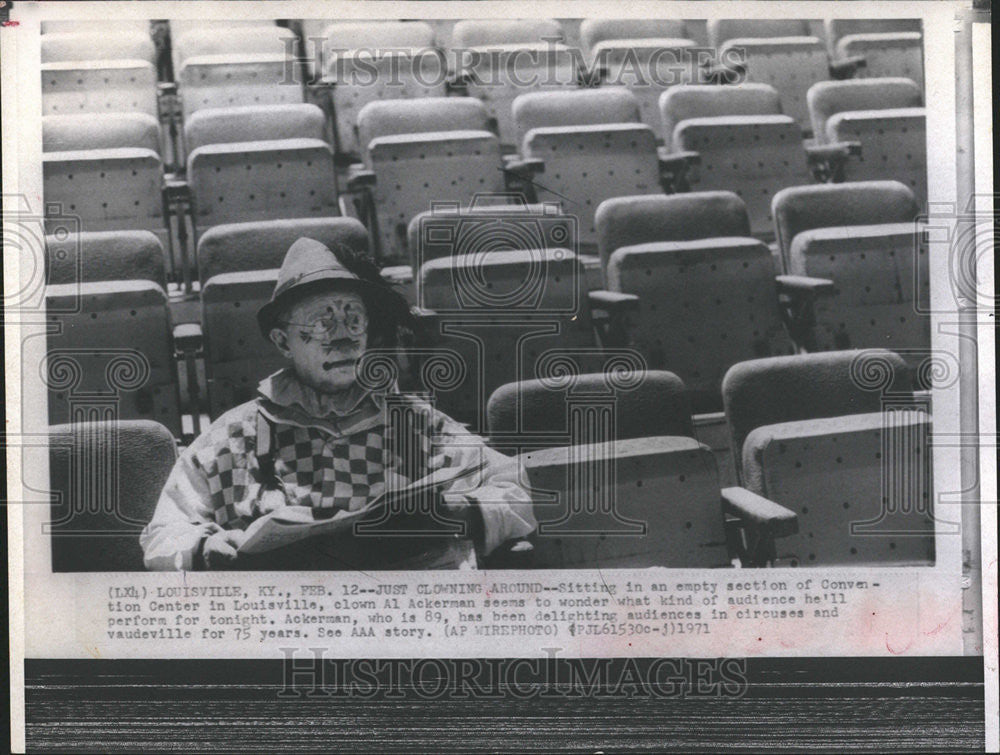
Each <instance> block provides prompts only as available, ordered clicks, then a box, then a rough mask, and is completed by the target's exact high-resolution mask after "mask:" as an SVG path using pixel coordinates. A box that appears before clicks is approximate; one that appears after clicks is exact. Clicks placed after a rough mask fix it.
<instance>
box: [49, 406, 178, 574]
mask: <svg viewBox="0 0 1000 755" xmlns="http://www.w3.org/2000/svg"><path fill="white" fill-rule="evenodd" d="M48 435H49V478H50V484H49V488H50V490H51V491H52V492H53V493H55V494H56V495H57V498H55V499H54V500H53V504H52V522H53V525H52V532H51V542H52V570H53V571H54V572H104V571H114V572H139V571H143V561H142V548H141V547H140V546H139V533H140V532H141V531H142V528H143V526H144V525H145V524H146V523H147V522H149V520H150V519H152V518H153V512H154V511H155V509H156V502H157V500H158V499H159V497H160V492H161V490H162V489H163V485H164V483H166V481H167V477H168V476H169V475H170V470H171V469H173V466H174V462H175V460H176V458H177V448H176V445H175V443H174V437H173V435H171V433H170V430H168V429H167V428H166V427H164V426H163V425H162V424H160V423H157V422H151V421H148V420H121V421H118V422H72V423H70V424H63V425H54V426H50V427H49V431H48ZM95 474H101V475H102V477H101V479H96V480H95V479H94V475H95ZM88 482H89V483H93V484H87V483H88ZM98 496H100V498H99V499H98V498H97V497H98Z"/></svg>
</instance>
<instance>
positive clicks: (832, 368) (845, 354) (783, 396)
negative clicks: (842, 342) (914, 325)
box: [722, 349, 913, 484]
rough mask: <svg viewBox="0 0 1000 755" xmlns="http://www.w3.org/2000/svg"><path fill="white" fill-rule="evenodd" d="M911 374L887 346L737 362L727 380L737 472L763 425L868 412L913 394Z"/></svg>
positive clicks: (724, 392) (728, 415) (725, 388)
mask: <svg viewBox="0 0 1000 755" xmlns="http://www.w3.org/2000/svg"><path fill="white" fill-rule="evenodd" d="M912 391H913V378H912V372H911V370H910V369H909V367H907V365H906V362H905V361H904V360H903V359H902V358H901V357H900V356H899V355H898V354H895V353H893V352H891V351H886V350H884V349H865V350H854V351H827V352H820V353H816V354H797V355H794V356H786V357H771V358H769V359H754V360H750V361H747V362H741V363H739V364H736V365H733V366H732V367H731V368H730V369H729V370H728V372H727V373H726V376H725V378H723V381H722V396H723V400H724V402H725V408H726V420H727V422H728V424H729V433H730V437H731V439H732V442H731V444H730V446H731V448H732V449H733V456H734V458H735V461H736V467H737V471H738V472H739V473H740V475H741V479H742V480H743V482H744V484H746V477H745V474H744V472H743V468H742V467H743V464H742V459H743V448H744V442H745V441H746V438H747V436H748V435H749V434H750V433H751V431H753V430H754V429H756V428H758V427H762V426H764V425H775V424H780V423H784V422H799V421H805V420H815V419H822V418H824V417H840V416H844V415H848V414H869V413H871V412H877V411H879V410H880V409H881V408H882V406H883V402H884V400H885V397H886V396H895V397H900V396H908V395H910V394H912Z"/></svg>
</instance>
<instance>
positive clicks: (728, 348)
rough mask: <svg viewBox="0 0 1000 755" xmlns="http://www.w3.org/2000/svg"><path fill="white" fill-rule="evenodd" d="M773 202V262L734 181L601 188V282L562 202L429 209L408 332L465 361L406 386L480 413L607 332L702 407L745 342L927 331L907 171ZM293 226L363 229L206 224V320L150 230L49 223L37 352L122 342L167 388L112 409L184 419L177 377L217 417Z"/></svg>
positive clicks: (240, 383)
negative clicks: (180, 309)
mask: <svg viewBox="0 0 1000 755" xmlns="http://www.w3.org/2000/svg"><path fill="white" fill-rule="evenodd" d="M774 213H775V217H776V221H777V222H776V227H777V238H778V246H779V249H780V255H779V260H780V266H779V267H778V268H777V269H776V266H775V262H774V258H773V256H772V253H771V251H770V250H769V249H768V247H767V246H766V245H764V244H763V243H761V242H760V241H759V240H757V239H755V238H753V237H752V236H751V235H750V223H749V219H748V215H747V210H746V206H745V204H744V203H743V202H742V200H741V199H740V198H739V197H738V196H736V195H735V194H733V193H732V192H722V191H718V192H691V193H686V194H677V195H672V196H667V195H659V196H657V195H650V196H641V195H640V196H631V197H617V198H612V199H609V200H607V201H605V202H603V203H602V204H601V205H600V206H599V207H598V208H597V212H596V220H597V228H598V238H599V243H598V248H599V251H600V255H599V257H598V260H599V266H600V270H599V271H598V272H599V275H600V279H601V280H603V285H599V286H596V285H593V283H592V280H591V279H592V277H593V276H592V275H590V273H591V271H589V270H588V269H587V268H586V266H585V265H584V264H583V261H582V260H581V258H580V256H579V255H577V254H574V253H573V251H572V246H573V243H572V241H573V239H572V237H573V235H574V233H576V228H575V224H574V223H573V220H572V218H569V217H567V216H566V215H563V214H561V213H559V212H558V207H546V206H544V205H542V206H538V205H534V206H524V207H520V208H518V207H510V206H506V207H501V208H499V209H498V208H494V207H491V206H488V205H487V206H483V207H477V208H473V209H471V210H469V209H459V208H452V209H451V210H450V211H437V212H430V213H424V214H423V215H421V216H418V217H417V218H416V219H415V220H414V221H413V223H411V224H410V228H409V236H410V237H411V239H412V244H413V247H414V249H415V250H416V254H415V257H414V269H416V270H417V274H416V275H415V281H414V285H413V288H412V290H411V292H412V293H413V295H414V301H413V304H414V305H415V310H414V311H415V312H416V313H417V314H418V317H417V322H418V324H419V326H418V333H417V341H416V344H415V345H416V347H418V348H432V349H443V350H446V351H450V352H451V353H453V354H455V355H457V356H456V358H459V359H461V360H462V362H463V364H464V366H463V368H462V370H461V372H462V374H463V375H464V378H463V379H461V380H458V381H457V382H454V383H453V384H450V385H446V386H426V385H425V386H416V387H421V388H423V389H431V388H433V389H435V390H436V392H437V393H438V396H439V400H440V401H441V403H442V406H444V407H445V408H446V409H447V410H448V411H449V412H451V413H452V414H454V415H455V416H456V417H457V418H459V419H461V420H462V421H465V422H470V423H472V425H473V427H475V428H478V429H482V428H483V427H484V426H485V425H484V420H483V416H482V408H483V406H484V402H485V399H486V397H488V396H489V394H490V393H491V392H492V391H493V390H494V389H495V388H496V387H497V386H498V385H500V384H502V383H505V382H511V381H515V380H524V379H529V378H531V377H534V376H535V375H536V373H537V371H538V370H539V363H538V360H539V359H540V358H541V357H542V355H543V353H545V352H546V351H547V350H551V349H560V350H563V351H565V352H567V353H568V354H569V355H570V358H578V361H579V362H580V363H581V366H582V367H583V368H585V369H586V364H587V361H588V360H591V361H592V360H593V359H599V358H601V357H602V354H603V352H602V351H601V350H602V349H603V350H607V349H619V348H632V349H635V350H637V351H638V353H639V354H640V355H641V357H642V358H643V359H644V360H645V364H646V365H647V366H648V367H650V368H653V369H666V370H670V371H672V372H675V373H677V374H678V375H680V376H681V378H682V379H683V380H684V382H685V384H686V385H687V386H688V389H689V391H690V393H691V399H692V402H693V404H694V406H695V409H696V411H697V412H699V413H705V412H714V411H718V410H719V409H720V408H721V394H720V385H721V380H722V376H723V374H724V373H725V371H726V370H727V369H728V368H729V367H730V366H731V365H733V364H735V363H737V362H740V361H743V360H745V359H751V358H755V357H762V356H769V355H777V354H790V353H794V352H796V351H800V350H803V349H804V350H809V351H826V350H833V349H844V348H871V347H883V346H884V347H889V348H893V349H896V350H899V351H900V352H902V353H904V354H907V353H914V354H918V353H919V352H920V350H921V349H926V348H928V346H929V341H930V328H929V320H928V318H927V316H926V314H922V313H926V312H927V311H928V295H929V289H928V275H927V256H926V252H925V249H924V247H923V244H922V243H921V237H920V233H919V226H918V225H915V221H916V219H917V216H918V213H919V208H918V205H917V203H916V201H915V200H914V197H913V195H912V192H910V191H909V189H907V188H906V187H905V186H903V185H902V184H899V183H897V182H891V181H890V182H862V183H854V184H819V185H816V186H813V187H799V188H792V189H785V190H783V191H781V192H779V193H778V195H776V197H775V199H774ZM301 236H307V237H311V238H315V239H317V240H319V241H321V242H323V243H324V244H326V245H327V246H329V247H331V248H342V247H347V248H350V249H351V250H353V251H354V252H356V253H361V254H366V253H368V250H369V238H368V234H367V231H366V229H365V228H364V226H363V225H362V224H361V223H360V222H358V221H357V220H355V219H352V218H314V219H302V220H272V221H256V222H250V223H236V224H229V225H222V226H216V227H214V228H212V229H211V230H209V231H207V232H206V233H205V234H204V235H203V236H202V237H201V239H200V242H199V247H198V255H199V260H200V262H201V268H200V269H201V272H202V274H203V276H204V277H203V278H202V281H201V286H200V305H201V312H200V317H199V323H200V324H196V323H186V324H177V325H173V324H172V322H171V317H170V311H169V308H168V305H167V296H166V294H165V292H164V290H163V284H164V269H165V263H164V254H163V250H162V247H161V246H160V244H159V242H158V240H157V239H156V238H155V236H153V235H152V234H150V233H149V232H142V231H138V232H117V233H115V232H112V233H85V234H82V235H81V236H80V237H75V236H68V237H66V238H64V239H62V240H60V239H57V238H55V237H49V238H48V243H47V246H48V263H47V275H48V283H49V288H48V306H49V316H50V318H51V319H53V320H56V321H58V322H60V323H61V331H60V332H58V333H53V334H52V335H50V336H49V349H50V356H51V354H54V353H57V352H58V351H59V350H60V349H68V348H92V349H96V350H98V351H99V352H101V353H102V354H103V353H105V352H107V351H108V350H109V349H111V350H113V349H114V348H115V347H121V346H132V347H133V348H136V349H138V350H139V351H141V352H143V353H144V354H145V356H146V359H147V361H148V362H149V365H150V369H151V370H152V371H153V374H154V375H155V376H156V379H155V381H154V380H152V379H151V382H150V383H149V385H150V386H154V387H157V388H158V389H159V390H160V391H161V392H170V393H171V399H170V401H169V402H167V401H166V398H164V399H163V400H164V402H166V403H163V404H156V403H155V402H153V403H150V401H149V400H148V399H144V398H142V399H141V400H140V398H141V395H142V394H141V392H140V394H137V397H136V399H135V401H136V403H135V404H134V406H133V405H131V404H129V406H128V409H127V411H128V412H129V414H125V415H123V416H137V417H147V418H151V419H157V420H158V421H161V422H164V423H165V424H167V425H168V426H170V427H171V429H172V431H174V432H176V433H180V432H181V430H180V427H181V425H180V417H179V415H178V414H177V412H176V406H177V405H178V402H177V399H176V398H175V395H176V393H177V390H176V386H177V385H178V384H182V385H183V386H184V391H183V393H184V395H185V398H184V399H183V400H181V401H180V404H181V405H183V406H185V407H186V410H185V411H184V412H182V413H183V414H190V415H192V417H199V416H200V415H201V413H202V412H205V413H207V414H208V416H209V417H211V418H214V417H217V416H218V415H219V414H221V413H222V412H223V411H225V410H226V409H229V408H231V407H232V406H235V405H236V404H238V403H241V402H242V401H245V400H249V399H250V398H252V396H253V395H254V392H255V388H256V385H257V383H258V381H259V380H261V379H262V378H263V377H265V376H266V375H267V374H268V373H269V372H271V371H273V370H275V369H277V368H278V367H279V366H280V364H281V362H280V358H279V355H278V353H277V351H276V350H274V349H273V348H272V347H271V346H270V344H268V343H267V341H266V340H265V339H264V338H263V336H261V335H260V333H259V332H258V330H257V328H256V326H255V322H254V317H255V312H256V310H257V308H258V307H259V306H260V305H261V304H263V303H264V302H265V301H267V300H268V299H269V297H270V295H271V291H272V288H273V286H274V282H275V280H276V275H277V270H276V268H277V267H278V266H279V265H280V263H281V260H282V258H283V256H284V253H285V251H286V250H287V249H288V247H289V246H290V245H291V243H292V242H293V241H294V240H295V239H296V238H299V237H301ZM483 252H488V254H483ZM80 294H83V296H80ZM78 298H79V304H78V305H77V304H74V302H76V301H77V299H78ZM74 307H75V308H74ZM153 322H155V323H157V325H156V327H155V328H154V327H152V326H151V323H153ZM153 333H156V334H158V335H156V336H155V337H154V336H153V335H152V334H153ZM463 333H464V334H465V335H463ZM532 333H533V334H534V335H533V336H532V337H531V338H528V337H527V336H528V335H529V334H532ZM588 350H590V351H591V352H593V353H591V354H589V355H588V353H587V352H588ZM595 350H596V351H595ZM515 354H516V355H517V356H518V358H517V359H515V360H512V359H511V356H512V355H515ZM574 354H576V356H574ZM105 358H106V357H105ZM487 359H488V360H489V361H488V362H487V361H486V360H487ZM494 360H495V361H494ZM175 361H176V363H177V365H178V367H177V368H173V369H172V365H174V364H175ZM515 370H519V371H515ZM50 372H51V369H50ZM203 374H204V379H202V377H201V376H202V375H203ZM88 375H89V377H88V378H87V380H89V381H91V383H92V382H93V381H97V382H101V381H104V380H106V376H105V371H104V370H102V369H96V368H95V369H92V370H88ZM91 383H88V385H91ZM168 385H172V386H174V387H173V388H172V389H168V387H167V386H168ZM91 389H98V388H94V387H93V386H92V388H91ZM103 390H106V387H105V388H103ZM129 395H130V394H129ZM206 402H207V403H206ZM154 405H155V406H154ZM68 407H69V397H68V396H67V394H66V391H65V390H60V391H56V392H53V394H52V403H51V405H50V412H51V413H52V416H53V418H54V419H53V421H61V419H62V418H64V417H66V416H67V412H68V411H69V409H68ZM143 407H145V408H143ZM154 411H155V412H156V413H153V412H154Z"/></svg>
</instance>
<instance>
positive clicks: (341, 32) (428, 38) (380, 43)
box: [322, 21, 434, 51]
mask: <svg viewBox="0 0 1000 755" xmlns="http://www.w3.org/2000/svg"><path fill="white" fill-rule="evenodd" d="M322 35H323V37H324V48H325V50H326V51H336V50H358V49H364V48H368V49H372V50H389V49H394V48H413V49H420V48H425V47H433V46H434V29H432V28H431V26H430V25H429V24H427V23H426V22H424V21H348V22H338V23H329V22H328V23H327V24H326V26H325V27H324V28H323V32H322Z"/></svg>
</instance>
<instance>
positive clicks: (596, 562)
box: [520, 436, 797, 569]
mask: <svg viewBox="0 0 1000 755" xmlns="http://www.w3.org/2000/svg"><path fill="white" fill-rule="evenodd" d="M520 460H521V462H522V464H523V466H524V469H525V473H526V476H527V482H528V484H529V485H530V487H531V490H532V497H533V499H534V501H535V506H534V509H535V518H536V519H537V520H538V524H539V527H538V532H537V534H536V535H534V536H532V538H531V539H532V543H533V545H534V553H533V556H534V561H533V565H534V566H536V567H538V568H549V569H566V568H595V567H597V568H645V567H654V566H658V567H668V568H717V567H728V566H731V565H732V557H731V555H730V553H729V551H728V549H727V530H728V531H730V532H731V531H733V529H734V524H736V525H739V526H742V527H743V528H744V530H743V536H744V537H745V538H746V542H749V543H751V546H750V548H747V549H743V550H742V552H741V553H740V556H741V563H742V565H743V566H763V565H765V564H766V563H767V561H768V560H769V558H770V557H771V556H772V555H773V553H774V542H775V540H776V539H778V538H782V537H785V536H787V535H788V534H790V533H792V532H794V531H795V528H796V526H797V524H796V519H795V515H794V514H793V513H792V512H791V511H789V510H787V509H785V508H784V507H782V506H779V505H776V504H774V503H772V502H771V501H768V500H766V499H763V498H761V497H759V496H755V495H753V494H752V493H750V492H749V491H746V490H743V489H740V488H725V489H722V490H720V485H719V477H718V472H717V471H716V467H715V460H714V459H713V458H712V452H711V451H710V450H709V449H708V448H707V447H706V446H703V445H701V444H699V443H698V442H697V441H696V440H694V439H693V438H684V437H670V436H666V437H662V436H661V437H646V438H635V439H629V440H619V441H615V442H611V443H596V444H588V445H577V446H568V447H561V448H550V449H543V450H541V451H532V452H528V453H525V454H522V455H521V456H520ZM727 519H731V520H732V521H731V522H730V521H727Z"/></svg>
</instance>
